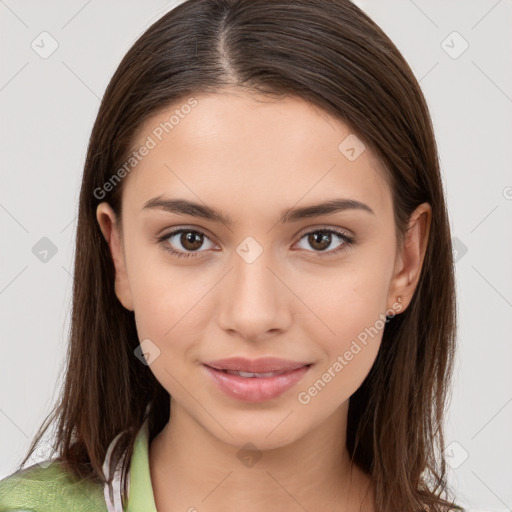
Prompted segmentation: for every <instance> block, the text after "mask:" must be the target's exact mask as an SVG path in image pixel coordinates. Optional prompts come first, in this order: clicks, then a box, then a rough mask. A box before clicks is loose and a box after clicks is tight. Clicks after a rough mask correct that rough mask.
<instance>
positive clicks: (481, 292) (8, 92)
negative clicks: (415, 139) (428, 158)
mask: <svg viewBox="0 0 512 512" xmlns="http://www.w3.org/2000/svg"><path fill="white" fill-rule="evenodd" d="M178 3H179V2H178ZM356 3H357V4H358V5H359V6H360V7H361V8H362V9H363V10H365V11H366V12H367V13H368V14H369V15H370V16H371V17H372V18H373V19H374V20H375V21H376V22H377V23H378V24H379V25H380V26H381V27H382V28H383V30H384V31H385V32H386V33H387V34H388V35H389V36H390V38H391V39H392V40H393V41H394V42H395V44H396V45H397V46H398V48H399V49H400V51H401V52H402V53H403V55H404V56H405V58H406V59H407V61H408V62H409V64H410V66H411V68H412V69H413V71H414V73H415V75H416V77H417V78H418V80H420V84H421V86H422V89H423V91H424V94H425V96H426V98H427V102H428V104H429V107H430V109H431V115H432V118H433V122H434V128H435V130H436V137H437V140H438V144H439V150H440V158H441V166H442V172H443V179H444V183H445V188H446V194H447V200H448V208H449V214H450V220H451V225H452V234H453V237H454V238H455V240H454V246H455V248H456V250H457V254H456V258H457V289H458V306H459V329H460V330H459V338H458V341H459V353H458V357H457V364H456V369H455V376H454V388H453V393H452V399H451V403H450V409H449V415H448V417H447V421H446V444H447V446H448V448H447V456H448V461H449V463H450V468H449V470H450V472H449V476H450V484H451V485H452V488H453V489H454V491H455V493H456V496H457V497H458V500H459V502H460V503H461V504H463V505H466V506H468V507H469V508H470V509H471V510H474V511H477V510H481V511H484V510H485V511H505V510H512V485H511V483H512V462H511V461H512V440H511V433H512V429H511V426H512V372H511V371H510V368H511V363H512V343H511V337H510V332H511V330H512V264H511V263H512V230H511V229H510V226H511V222H510V221H511V219H512V172H511V162H512V150H511V146H512V143H511V141H512V138H511V132H512V116H511V113H512V66H511V40H512V31H511V30H510V28H511V27H512V2H511V1H510V0H508V1H507V0H499V1H496V0H485V1H484V0H482V1H467V0H466V1H462V0H461V1H441V0H438V1H428V2H427V1H426V0H421V1H420V0H414V1H413V0H386V1H382V0H359V1H357V2H356ZM175 4H176V2H167V3H166V2H164V1H156V0H152V1H144V2H142V1H126V0H123V1H122V2H121V1H115V2H114V1H109V2H100V1H98V0H89V1H86V2H83V1H81V2H77V1H69V0H67V1H60V2H56V1H51V2H36V1H30V2H29V1H18V2H14V0H9V1H1V0H0V15H1V16H0V24H1V30H0V37H1V49H2V58H1V60H0V108H1V112H2V113H1V118H2V123H1V125H0V126H1V128H0V129H1V136H0V145H1V147H0V154H1V162H2V172H1V186H0V220H1V233H0V236H1V247H2V250H1V251H0V314H1V322H0V330H1V352H0V434H1V435H0V454H1V456H0V478H3V477H5V476H7V475H8V474H10V473H11V472H12V471H13V469H14V468H15V466H16V465H17V463H18V462H19V461H20V460H21V459H20V457H21V456H22V455H23V454H24V453H25V450H26V449H27V448H28V446H29V441H30V439H31V437H32V436H33V435H34V434H35V433H36V429H37V427H38V426H39V424H40V421H41V420H42V419H43V417H44V416H45V415H46V413H47V412H48V411H49V409H50V406H51V404H52V403H53V401H54V400H57V397H58V390H59V387H60V384H61V382H62V375H63V361H64V359H63V358H64V354H65V350H66V342H67V332H68V328H69V318H70V298H71V286H72V267H73V254H74V236H75V229H76V215H77V201H78V193H79V185H80V178H81V173H82V168H83V164H84V158H85V152H86V147H87V142H88V137H89V135H90V131H91V128H92V124H93V121H94V118H95V115H96V113H97V109H98V107H99V101H100V98H101V96H102V94H103V91H104V89H105V87H106V85H107V83H108V81H109V79H110V77H111V75H112V74H113V72H114V70H115V69H116V67H117V65H118V63H119V61H120V60H121V58H122V57H123V55H124V54H125V52H126V51H127V50H128V48H129V47H130V46H131V45H132V43H133V42H134V41H135V39H136V38H137V37H138V36H139V35H140V34H141V33H142V32H143V31H144V30H145V28H147V27H148V26H149V25H150V24H152V23H153V22H154V21H156V20H157V19H158V18H159V17H160V16H161V15H163V14H164V13H165V12H167V11H168V10H170V9H171V8H172V7H173V6H174V5H175ZM44 31H46V32H48V33H49V34H50V35H49V36H48V35H43V36H41V35H40V34H41V33H42V32H44ZM454 31H456V32H457V33H458V35H457V34H453V32H454ZM53 40H55V41H56V44H58V48H57V49H56V51H55V52H54V53H52V54H51V55H49V56H46V55H45V56H46V57H47V58H42V57H41V56H40V53H41V52H44V51H46V52H48V51H49V50H51V44H52V41H53ZM466 42H467V43H466ZM53 44H55V43H53ZM466 44H468V45H469V46H468V48H467V49H466V50H465V51H464V52H462V53H461V51H462V50H463V49H464V47H465V46H466ZM32 46H34V47H35V48H36V49H37V51H38V52H39V53H37V52H36V50H35V49H33V47H32ZM45 237H46V238H47V239H48V240H46V239H45ZM41 239H43V240H41ZM52 247H53V251H56V253H55V254H53V253H52ZM48 248H49V251H50V252H48V254H47V255H46V261H42V260H41V258H42V257H43V256H42V254H38V250H39V251H41V250H42V249H48ZM43 254H44V253H43ZM425 328H426V329H428V326H425ZM39 455H40V456H41V457H42V458H44V456H45V453H44V451H42V452H41V453H40V454H39ZM36 460H37V457H36V459H35V460H34V461H36ZM41 460H42V459H41Z"/></svg>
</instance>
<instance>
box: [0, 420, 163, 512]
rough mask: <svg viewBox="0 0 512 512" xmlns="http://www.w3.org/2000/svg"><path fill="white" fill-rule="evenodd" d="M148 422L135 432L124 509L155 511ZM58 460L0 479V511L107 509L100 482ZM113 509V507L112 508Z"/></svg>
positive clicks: (92, 511) (104, 511)
mask: <svg viewBox="0 0 512 512" xmlns="http://www.w3.org/2000/svg"><path fill="white" fill-rule="evenodd" d="M148 451H149V443H148V431H147V425H146V424H145V425H144V426H143V428H141V430H140V431H139V433H138V434H137V438H136V440H135V445H134V448H133V455H132V459H131V462H130V473H129V478H130V482H129V484H130V485H129V495H128V503H127V507H126V508H125V512H157V510H156V506H155V501H154V496H153V487H152V486H151V475H150V471H149V458H148ZM60 464H61V463H60V462H58V461H53V462H51V463H50V464H49V465H48V466H46V467H44V466H43V465H39V464H35V465H34V466H31V467H29V468H26V469H23V470H21V471H19V472H18V473H13V474H12V475H10V476H8V477H7V478H5V479H4V480H1V481H0V512H107V511H108V508H107V504H106V502H105V497H104V491H103V485H100V484H95V483H93V482H90V481H87V480H80V479H77V478H76V477H74V476H73V475H71V474H70V473H68V472H65V471H64V470H63V469H62V468H61V467H60ZM111 510H113V509H111Z"/></svg>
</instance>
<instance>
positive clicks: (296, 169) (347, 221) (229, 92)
mask: <svg viewBox="0 0 512 512" xmlns="http://www.w3.org/2000/svg"><path fill="white" fill-rule="evenodd" d="M450 239H451V238H450V229H449V223H448V218H447V213H446V206H445V200H444V194H443V187H442V180H441V177H440V171H439V163H438V156H437V149H436V143H435V137H434V134H433V129H432V123H431V119H430V116H429V113H428V108H427V106H426V103H425V100H424V97H423V95H422V92H421V90H420V87H419V85H418V83H417V81H416V79H415V77H414V75H413V73H412V72H411V70H410V68H409V67H408V65H407V63H406V62H405V60H404V58H403V57H402V56H401V54H400V53H399V51H398V50H397V48H396V47H395V46H394V44H393V43H392V42H391V41H390V40H389V38H388V37H387V36H386V35H385V34H384V33H383V32H382V30H381V29H380V28H379V27H378V26H377V25H376V24H375V23H374V22H373V21H372V20H370V19H369V18H368V16H366V15H365V14H364V13H363V12H362V11H361V10H360V9H358V8H357V7H356V6H355V5H353V4H352V3H350V2H349V1H345V0H335V1H330V2H316V1H311V0H295V1H292V0H276V1H269V0H250V1H248V0H188V1H186V2H184V3H182V4H180V5H179V6H178V7H176V8H175V9H173V10H172V11H170V12H169V13H167V14H166V15H164V16H163V17H162V18H161V19H160V20H158V21H157V22H156V23H155V24H154V25H152V26H151V27H150V28H149V29H148V30H147V31H146V32H145V33H144V34H143V35H142V36H141V37H140V38H139V40H138V41H137V42H136V43H135V44H134V45H133V47H132V48H131V49H130V50H129V52H128V53H127V55H126V56H125V57H124V59H123V60H122V62H121V64H120V65H119V68H118V69H117V71H116V73H115V74H114V76H113V78H112V80H111V81H110V84H109V86H108V88H107V90H106V92H105V95H104V98H103V100H102V104H101V106H100V110H99V113H98V116H97V119H96V123H95V125H94V128H93V131H92V134H91V138H90V143H89V148H88V154H87V160H86V164H85V169H84V175H83V182H82V189H81V195H80V205H79V218H78V231H77V242H76V261H75V280H74V296H73V316H72V331H71V339H70V345H69V356H68V358H69V359H68V366H67V373H66V381H65V387H64V391H63V396H62V399H61V401H60V403H59V404H58V405H57V406H56V407H55V409H54V411H53V412H52V415H51V417H50V422H52V421H54V420H57V422H58V428H57V431H56V444H55V449H56V450H57V452H58V454H57V457H56V459H55V460H53V461H51V464H49V465H48V466H47V467H43V468H41V467H36V466H33V467H31V468H25V469H24V470H20V471H18V472H17V473H15V474H13V475H11V476H10V477H9V478H8V479H6V480H4V481H3V482H2V483H0V510H3V509H6V508H8V507H11V508H12V507H18V508H21V507H24V508H25V509H26V508H31V509H33V510H35V511H37V512H39V511H44V510H50V509H51V510H59V507H60V509H62V510H64V509H66V507H68V508H69V507H70V506H81V507H83V508H82V509H83V510H89V509H90V510H104V509H105V507H106V508H107V509H108V510H109V511H120V510H123V509H124V510H128V511H130V510H131V511H134V510H152V511H154V510H156V509H158V510H159V511H160V512H162V511H171V510H172V511H174V510H189V511H192V510H200V511H217V510H231V509H235V508H236V509H238V508H240V507H243V508H244V509H245V510H248V511H257V510H262V509H266V510H268V511H273V510H276V511H277V510H299V509H300V508H302V509H304V510H309V511H313V510H320V509H321V510H332V511H334V510H337V511H340V510H341V511H352V510H365V511H379V512H391V511H397V510H404V511H405V510H407V511H413V510H414V511H416V510H417V511H421V510H431V511H440V510H451V509H459V510H460V509H461V508H460V507H458V506H456V505H454V504H453V502H452V501H451V500H450V499H449V492H448V491H449V489H448V488H447V483H446V471H445V460H444V457H443V451H444V441H443V416H444V407H445V401H446V397H447V393H448V390H449V383H450V377H451V372H452V362H453V358H454V351H455V328H456V322H455V318H456V316H455V313H456V312H455V291H454V274H453V260H452V252H451V244H450ZM50 422H48V421H47V422H46V423H45V424H44V425H43V426H42V428H41V430H40V432H39V435H38V436H37V437H36V439H35V441H34V444H33V445H32V447H31V450H30V451H29V454H28V455H27V457H26V458H25V460H24V461H23V462H22V464H21V465H20V468H21V467H22V466H23V465H24V463H25V462H26V461H27V459H28V458H29V456H30V455H31V453H32V451H33V449H34V448H35V446H36V445H37V443H38V441H39V440H40V439H41V436H42V434H43V433H44V431H45V430H46V429H47V428H48V425H49V423H50ZM20 468H19V469H20ZM41 489H43V494H41ZM2 507H3V508H2Z"/></svg>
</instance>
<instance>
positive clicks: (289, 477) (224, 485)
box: [149, 399, 373, 512]
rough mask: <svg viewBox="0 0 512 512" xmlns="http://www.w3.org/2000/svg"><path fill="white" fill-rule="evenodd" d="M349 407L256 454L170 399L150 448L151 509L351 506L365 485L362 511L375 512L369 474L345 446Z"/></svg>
mask: <svg viewBox="0 0 512 512" xmlns="http://www.w3.org/2000/svg"><path fill="white" fill-rule="evenodd" d="M347 412H348V401H347V402H346V403H345V404H343V405H342V406H340V408H339V409H337V410H336V412H335V413H334V414H333V415H331V417H330V418H329V419H328V420H327V421H326V422H324V423H323V424H322V425H320V426H318V427H317V429H315V430H313V431H310V432H308V433H306V434H305V435H304V436H302V437H300V438H299V439H297V440H295V441H293V442H291V443H289V444H287V445H285V446H279V447H277V448H274V449H270V450H264V451H259V450H258V449H257V448H256V447H254V446H248V445H244V446H243V447H242V448H241V447H240V446H233V445H230V444H226V443H225V442H223V441H221V440H219V439H218V438H216V437H215V436H213V435H212V434H211V433H210V432H209V431H207V430H206V429H204V428H203V427H202V426H201V425H200V424H198V423H197V422H196V421H195V420H194V419H193V418H192V417H190V416H189V415H188V414H187V413H186V412H185V411H184V410H183V409H182V408H180V407H179V405H176V404H175V403H174V401H173V400H172V399H171V414H170V420H169V422H168V423H167V425H166V426H165V427H164V429H163V430H162V431H161V432H160V433H159V434H158V435H157V436H156V437H155V438H154V439H153V441H152V443H151V445H150V448H149V463H150V470H151V480H152V485H153V492H154V496H155V504H156V506H157V509H158V510H159V511H160V512H174V511H175V510H195V509H197V510H201V512H203V511H204V512H217V511H223V512H225V511H230V510H240V509H243V510H245V511H246V512H256V511H261V510H265V511H266V512H274V511H275V512H277V511H282V510H291V509H292V508H293V509H295V508H296V509H297V510H299V509H300V508H301V507H302V508H303V509H305V510H319V509H321V510H325V511H330V510H332V511H334V510H336V511H337V512H340V511H349V510H350V511H354V510H358V509H359V506H360V505H361V504H362V502H363V500H364V498H365V494H366V492H367V490H368V493H369V495H368V497H367V498H366V501H365V507H364V510H366V511H370V510H373V508H372V507H371V503H372V499H373V495H371V494H370V491H371V490H369V489H368V488H367V487H368V485H369V483H370V481H369V478H368V476H367V475H365V473H364V472H363V471H362V470H361V469H360V468H358V467H357V466H356V465H355V464H351V461H350V457H349V454H348V451H347V449H346V446H345V445H346V420H347ZM194 507H195V508H194Z"/></svg>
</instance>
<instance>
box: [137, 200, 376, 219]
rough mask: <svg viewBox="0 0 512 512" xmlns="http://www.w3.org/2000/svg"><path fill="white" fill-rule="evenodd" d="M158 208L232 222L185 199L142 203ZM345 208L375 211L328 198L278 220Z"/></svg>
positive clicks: (344, 209) (289, 212)
mask: <svg viewBox="0 0 512 512" xmlns="http://www.w3.org/2000/svg"><path fill="white" fill-rule="evenodd" d="M146 209H159V210H164V211H166V212H170V213H176V214H181V215H191V216H193V217H200V218H202V219H206V220H211V221H213V222H221V223H223V224H226V225H228V226H231V225H232V224H233V220H232V218H231V217H230V216H229V215H226V214H225V213H222V212H221V211H218V210H216V209H215V208H212V207H210V206H206V205H202V204H199V203H195V202H193V201H189V200H187V199H167V198H163V197H162V196H158V197H154V198H152V199H150V200H149V201H146V202H145V203H144V206H143V208H142V210H146ZM346 210H360V211H364V212H368V213H371V214H372V215H375V212H374V211H373V210H372V209H371V208H370V207H369V206H368V205H367V204H365V203H362V202H361V201H356V200H355V199H344V198H342V199H330V200H328V201H324V202H322V203H318V204H314V205H311V206H303V207H300V208H288V209H287V210H284V211H283V212H282V213H281V218H280V222H281V223H282V224H287V223H291V222H296V221H299V220H302V219H312V218H315V217H320V216H322V215H329V214H332V213H337V212H342V211H346Z"/></svg>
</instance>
